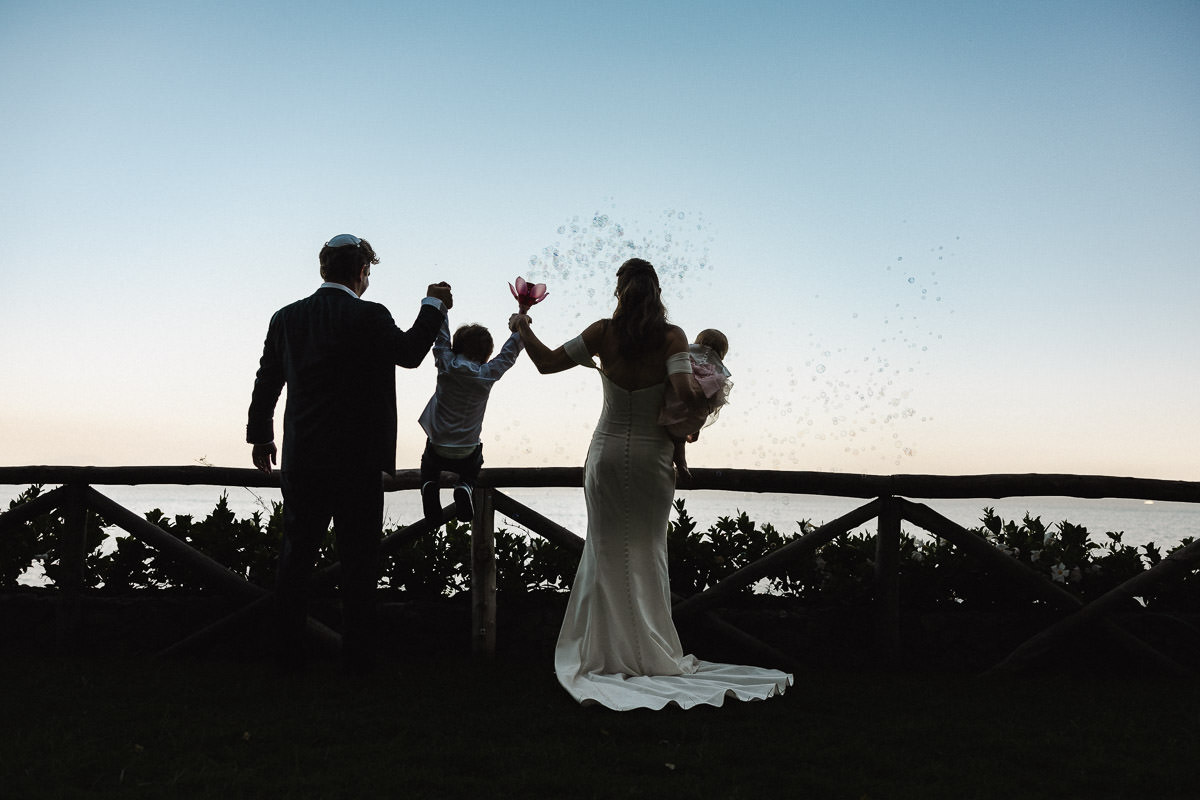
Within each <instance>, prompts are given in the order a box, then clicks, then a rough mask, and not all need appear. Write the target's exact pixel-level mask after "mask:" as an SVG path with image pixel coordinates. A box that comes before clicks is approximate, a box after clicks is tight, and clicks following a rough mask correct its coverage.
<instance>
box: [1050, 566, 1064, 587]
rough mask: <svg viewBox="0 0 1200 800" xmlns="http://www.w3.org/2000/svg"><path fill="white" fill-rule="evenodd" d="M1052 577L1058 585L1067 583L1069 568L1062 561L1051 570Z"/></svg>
mask: <svg viewBox="0 0 1200 800" xmlns="http://www.w3.org/2000/svg"><path fill="white" fill-rule="evenodd" d="M1050 577H1051V578H1053V579H1054V580H1055V581H1056V582H1058V583H1066V582H1067V567H1066V565H1064V564H1063V563H1062V562H1061V561H1060V562H1058V563H1057V564H1055V565H1054V566H1053V567H1051V568H1050Z"/></svg>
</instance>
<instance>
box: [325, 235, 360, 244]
mask: <svg viewBox="0 0 1200 800" xmlns="http://www.w3.org/2000/svg"><path fill="white" fill-rule="evenodd" d="M360 244H362V239H360V238H358V237H357V236H351V235H350V234H348V233H339V234H338V235H337V236H335V237H333V238H332V239H330V240H329V241H328V242H326V243H325V246H326V247H351V246H353V247H358V246H359V245H360Z"/></svg>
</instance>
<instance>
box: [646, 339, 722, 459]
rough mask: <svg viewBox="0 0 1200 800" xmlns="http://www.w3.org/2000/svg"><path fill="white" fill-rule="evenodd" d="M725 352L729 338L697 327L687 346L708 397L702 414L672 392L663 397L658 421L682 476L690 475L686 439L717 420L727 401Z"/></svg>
mask: <svg viewBox="0 0 1200 800" xmlns="http://www.w3.org/2000/svg"><path fill="white" fill-rule="evenodd" d="M728 352H729V340H728V339H727V338H726V337H725V334H723V333H721V332H720V331H719V330H717V329H715V328H707V329H705V330H702V331H700V333H698V334H697V335H696V341H695V343H694V344H692V345H690V346H689V347H688V355H689V356H690V357H691V361H692V374H693V375H694V376H695V378H696V382H697V383H698V384H700V391H701V392H702V393H703V394H704V398H705V400H706V401H707V402H706V405H705V408H704V409H703V410H702V414H703V416H697V414H696V411H694V410H692V411H689V409H688V408H687V407H686V406H684V404H683V401H682V400H680V399H679V397H678V396H677V395H676V394H675V393H674V392H670V391H668V392H667V394H666V396H665V398H664V400H663V409H662V412H661V413H660V414H659V417H658V422H659V424H660V425H663V426H665V427H666V429H667V433H668V434H670V436H671V439H672V440H674V442H675V452H674V453H673V454H672V456H671V460H672V461H674V462H675V468H676V469H677V470H679V472H680V473H682V474H683V475H685V476H689V477H690V475H691V473H690V472H688V468H687V454H686V447H687V443H688V442H694V441H696V440H697V439H698V438H700V431H699V429H700V428H706V427H708V426H709V425H712V424H713V423H714V422H716V419H717V414H718V413H720V410H721V407H722V406H724V405H725V404H726V403H728V402H729V392H730V391H731V390H732V389H733V382H732V381H730V380H729V378H730V373H729V370H727V369H726V368H725V364H724V363H723V362H724V358H725V354H726V353H728Z"/></svg>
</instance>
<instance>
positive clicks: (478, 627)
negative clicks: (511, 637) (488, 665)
mask: <svg viewBox="0 0 1200 800" xmlns="http://www.w3.org/2000/svg"><path fill="white" fill-rule="evenodd" d="M473 499H474V501H475V518H474V519H473V520H472V521H471V631H472V635H471V652H472V653H474V654H475V655H476V656H484V657H486V658H491V657H492V656H494V655H495V654H496V512H495V508H494V506H493V501H492V489H491V487H484V486H477V487H475V496H474V498H473Z"/></svg>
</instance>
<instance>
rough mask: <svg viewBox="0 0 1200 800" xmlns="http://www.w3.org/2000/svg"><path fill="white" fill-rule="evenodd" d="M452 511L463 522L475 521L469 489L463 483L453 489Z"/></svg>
mask: <svg viewBox="0 0 1200 800" xmlns="http://www.w3.org/2000/svg"><path fill="white" fill-rule="evenodd" d="M454 511H455V513H457V514H458V518H459V519H460V520H462V521H463V522H470V521H471V520H473V519H475V508H474V507H473V506H472V505H471V487H470V486H468V485H467V484H465V483H460V484H459V485H458V486H455V487H454Z"/></svg>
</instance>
